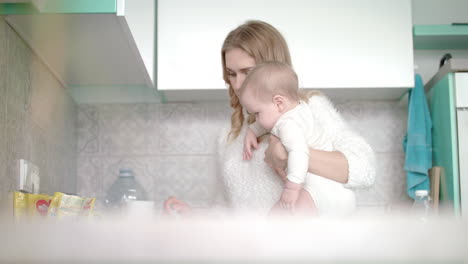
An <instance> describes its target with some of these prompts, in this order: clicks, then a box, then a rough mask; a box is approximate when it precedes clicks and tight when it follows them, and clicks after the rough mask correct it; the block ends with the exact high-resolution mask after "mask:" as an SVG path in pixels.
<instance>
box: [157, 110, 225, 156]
mask: <svg viewBox="0 0 468 264" xmlns="http://www.w3.org/2000/svg"><path fill="white" fill-rule="evenodd" d="M159 116H160V122H161V125H160V128H161V131H160V133H161V137H160V140H159V143H160V145H159V146H160V151H161V153H164V154H208V153H210V152H209V151H211V150H212V149H214V147H213V146H214V145H213V143H214V142H215V141H216V140H215V138H213V137H212V135H211V133H207V131H209V130H210V125H209V121H208V119H207V111H206V109H205V108H204V107H202V106H201V105H196V104H189V103H187V104H165V105H162V106H161V111H160V115H159ZM211 153H212V152H211Z"/></svg>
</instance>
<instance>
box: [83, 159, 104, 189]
mask: <svg viewBox="0 0 468 264" xmlns="http://www.w3.org/2000/svg"><path fill="white" fill-rule="evenodd" d="M101 163H102V161H101V159H100V158H99V157H94V156H84V155H80V156H78V161H77V171H78V172H77V174H78V177H77V194H78V195H81V196H87V197H99V198H101V197H102V178H103V177H102V175H103V174H102V166H101Z"/></svg>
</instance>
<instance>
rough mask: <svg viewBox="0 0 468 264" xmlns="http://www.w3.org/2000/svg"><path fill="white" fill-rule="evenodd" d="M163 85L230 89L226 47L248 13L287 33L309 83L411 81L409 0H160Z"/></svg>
mask: <svg viewBox="0 0 468 264" xmlns="http://www.w3.org/2000/svg"><path fill="white" fill-rule="evenodd" d="M157 12H158V15H157V41H158V43H157V47H158V48H157V50H158V51H157V87H158V89H160V90H173V89H225V87H226V86H225V84H224V81H223V79H222V69H221V57H220V54H221V46H222V43H223V41H224V38H225V37H226V35H227V34H228V33H229V31H231V30H232V29H234V28H235V27H236V26H238V25H240V24H242V23H243V22H245V21H246V20H249V19H258V20H263V21H265V22H268V23H270V24H272V25H273V26H274V27H276V28H277V29H278V30H279V31H280V32H281V33H282V34H283V35H284V37H285V38H286V41H287V42H288V45H289V47H290V50H291V56H292V61H293V65H294V68H295V70H296V71H297V73H298V76H299V79H300V85H301V87H304V88H376V87H377V88H383V87H386V88H388V87H400V88H401V87H412V86H413V83H414V82H413V51H412V32H411V26H412V25H411V7H410V1H408V0H392V1H388V0H361V1H349V0H326V1H325V0H290V1H277V0H273V1H271V0H256V1H247V0H237V1H220V0H197V1H191V0H159V1H158V7H157Z"/></svg>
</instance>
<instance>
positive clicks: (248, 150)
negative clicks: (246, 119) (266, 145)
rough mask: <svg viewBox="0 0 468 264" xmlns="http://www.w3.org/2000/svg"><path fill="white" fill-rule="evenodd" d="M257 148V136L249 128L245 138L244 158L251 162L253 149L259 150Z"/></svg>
mask: <svg viewBox="0 0 468 264" xmlns="http://www.w3.org/2000/svg"><path fill="white" fill-rule="evenodd" d="M257 148H258V141H257V136H256V135H255V133H254V132H253V131H252V129H250V128H249V129H248V130H247V133H246V134H245V138H244V151H243V153H242V158H243V159H244V160H250V159H251V158H252V151H253V149H257Z"/></svg>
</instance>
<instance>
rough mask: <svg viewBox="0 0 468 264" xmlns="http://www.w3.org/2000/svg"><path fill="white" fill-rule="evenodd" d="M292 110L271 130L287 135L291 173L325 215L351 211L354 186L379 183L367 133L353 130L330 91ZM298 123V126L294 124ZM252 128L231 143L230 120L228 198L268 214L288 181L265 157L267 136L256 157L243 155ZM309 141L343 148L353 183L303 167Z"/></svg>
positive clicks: (223, 162) (224, 162)
mask: <svg viewBox="0 0 468 264" xmlns="http://www.w3.org/2000/svg"><path fill="white" fill-rule="evenodd" d="M289 112H291V113H289ZM289 112H287V113H285V114H284V115H283V116H282V117H281V118H280V120H278V122H277V124H276V125H275V127H274V128H273V129H272V131H271V133H272V134H275V135H277V136H278V137H279V138H281V140H282V143H283V144H284V145H285V147H286V148H287V150H288V152H289V155H290V156H289V159H288V168H289V169H288V179H290V180H291V181H293V182H297V183H301V182H305V185H304V188H305V189H306V190H307V191H309V193H310V194H311V196H312V197H313V199H314V202H315V203H316V206H317V208H318V210H319V214H320V215H321V216H342V215H347V214H349V213H350V212H352V211H353V210H354V207H355V204H356V202H355V196H354V191H353V189H355V188H365V187H369V186H371V185H372V184H373V183H374V179H375V168H374V166H375V158H374V152H373V151H372V149H371V148H370V146H369V145H368V144H367V143H366V142H365V141H364V140H363V138H362V137H360V136H358V135H356V134H354V133H353V132H352V131H351V129H350V128H349V127H348V126H347V125H346V123H345V122H344V121H343V119H342V118H341V116H340V115H339V113H338V112H337V111H336V110H335V108H334V107H333V105H332V104H331V102H330V101H329V100H328V99H327V98H326V97H325V96H313V97H311V98H310V99H309V102H308V103H305V102H302V103H301V104H300V105H299V106H298V107H296V108H294V109H293V110H291V111H289ZM292 126H294V127H295V128H294V129H290V127H292ZM246 128H247V126H246V125H244V126H243V129H242V130H241V132H240V134H239V136H238V137H237V138H235V139H234V140H233V141H232V142H229V143H228V141H227V135H228V133H229V130H230V125H227V127H226V128H225V129H224V130H223V131H222V133H221V137H220V138H219V140H218V158H219V160H218V164H219V165H220V173H221V180H222V186H223V187H224V193H223V194H224V197H225V200H226V202H227V204H228V205H229V206H230V207H232V208H234V209H235V210H236V211H245V210H253V211H255V212H256V213H257V214H260V215H262V214H266V213H268V211H269V210H270V208H271V207H273V205H274V204H275V203H276V202H277V201H278V200H279V198H280V195H281V193H282V190H283V183H282V181H281V180H280V179H279V177H278V176H277V175H276V174H275V173H274V172H273V170H272V169H271V168H269V167H268V166H267V165H266V164H265V162H264V161H263V159H264V151H265V149H266V148H267V146H268V144H267V142H266V141H263V142H261V143H260V144H259V148H258V149H257V150H255V151H254V152H253V157H252V159H251V160H249V161H244V160H243V159H242V149H243V139H244V137H245V133H246V131H247V129H246ZM299 135H301V136H302V138H303V139H304V140H302V139H300V136H299ZM296 139H299V140H296ZM284 140H287V142H283V141H284ZM304 142H305V143H306V144H304ZM309 147H311V148H314V149H319V150H326V151H340V152H341V153H343V155H344V156H345V157H346V159H347V161H348V183H346V184H340V183H338V182H335V181H332V180H329V179H327V178H324V177H321V176H318V175H314V174H311V173H303V172H304V170H305V171H307V166H308V155H309ZM291 155H292V156H291ZM304 160H305V161H306V162H304ZM299 161H301V162H299ZM296 163H297V164H296ZM303 164H306V165H303ZM304 166H305V169H304ZM301 174H303V176H301ZM304 176H305V179H304Z"/></svg>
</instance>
